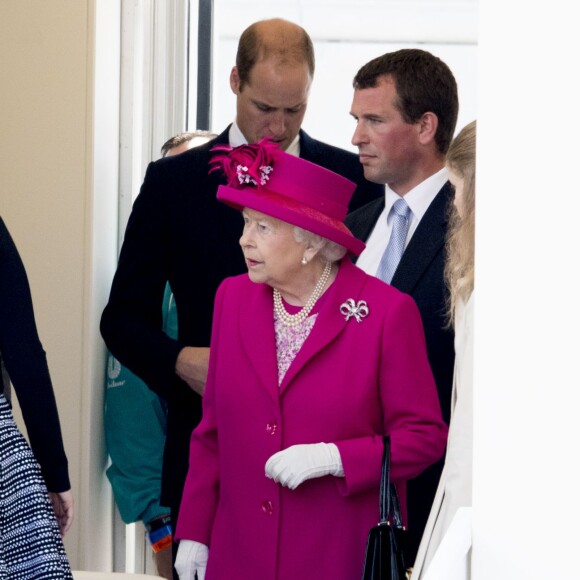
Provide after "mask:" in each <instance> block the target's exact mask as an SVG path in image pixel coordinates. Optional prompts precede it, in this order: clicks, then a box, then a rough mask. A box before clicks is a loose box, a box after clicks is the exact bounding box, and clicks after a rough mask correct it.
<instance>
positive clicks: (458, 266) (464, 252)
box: [445, 121, 476, 326]
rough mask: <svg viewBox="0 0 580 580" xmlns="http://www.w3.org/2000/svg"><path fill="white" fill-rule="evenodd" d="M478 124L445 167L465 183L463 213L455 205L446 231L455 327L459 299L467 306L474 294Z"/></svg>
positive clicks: (454, 147) (466, 131)
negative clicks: (460, 214) (458, 211)
mask: <svg viewBox="0 0 580 580" xmlns="http://www.w3.org/2000/svg"><path fill="white" fill-rule="evenodd" d="M475 136H476V122H475V121H472V122H471V123H469V124H468V125H466V126H465V127H464V128H463V129H462V130H461V131H460V132H459V134H458V135H457V137H455V139H454V140H453V142H452V143H451V146H450V147H449V151H448V152H447V157H446V164H447V167H448V168H449V169H451V170H452V171H454V172H455V173H457V174H458V175H459V177H461V178H462V179H463V184H464V187H463V213H464V215H463V216H462V217H460V216H459V214H458V213H457V210H456V209H455V207H454V206H453V205H452V206H451V208H450V211H451V215H450V223H449V229H448V231H447V242H446V245H447V260H446V262H445V281H446V283H447V286H448V288H449V304H448V316H449V324H450V325H451V326H453V323H454V318H455V309H456V307H457V301H458V299H461V300H462V301H463V302H466V301H467V300H468V298H469V296H470V295H471V293H472V292H473V286H474V279H475V277H474V262H475V259H474V258H475V157H476V156H475V146H476V138H475Z"/></svg>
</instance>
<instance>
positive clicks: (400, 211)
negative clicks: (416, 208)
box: [393, 198, 411, 218]
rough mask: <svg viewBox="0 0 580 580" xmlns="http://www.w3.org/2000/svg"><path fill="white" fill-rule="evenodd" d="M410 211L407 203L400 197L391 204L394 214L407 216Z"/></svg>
mask: <svg viewBox="0 0 580 580" xmlns="http://www.w3.org/2000/svg"><path fill="white" fill-rule="evenodd" d="M410 212H411V208H410V207H409V206H408V205H407V202H406V201H405V200H404V199H403V198H400V199H398V200H397V201H396V202H395V203H394V204H393V213H394V214H395V215H398V216H401V217H404V218H408V217H409V213H410Z"/></svg>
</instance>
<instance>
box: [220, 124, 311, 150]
mask: <svg viewBox="0 0 580 580" xmlns="http://www.w3.org/2000/svg"><path fill="white" fill-rule="evenodd" d="M229 141H230V147H239V146H240V145H247V144H248V140H247V139H246V138H245V137H244V134H243V133H242V131H241V129H240V128H239V127H238V124H237V123H236V122H235V121H234V122H233V123H232V126H231V127H230V132H229ZM286 153H290V155H295V156H296V157H299V156H300V134H298V135H296V137H294V139H293V141H292V143H290V145H289V146H288V148H287V149H286Z"/></svg>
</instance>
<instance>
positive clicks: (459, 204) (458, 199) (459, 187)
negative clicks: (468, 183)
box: [447, 167, 465, 219]
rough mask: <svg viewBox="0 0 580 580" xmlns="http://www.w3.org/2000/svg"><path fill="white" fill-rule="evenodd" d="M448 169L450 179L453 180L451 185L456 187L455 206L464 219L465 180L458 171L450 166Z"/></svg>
mask: <svg viewBox="0 0 580 580" xmlns="http://www.w3.org/2000/svg"><path fill="white" fill-rule="evenodd" d="M447 169H448V173H449V181H450V182H451V185H453V187H454V188H455V199H454V200H453V203H454V205H455V208H456V209H457V213H458V214H459V217H460V218H462V219H463V217H464V216H465V202H464V199H465V198H464V188H465V180H464V179H463V177H461V176H460V175H459V174H458V173H457V171H454V170H453V169H450V168H449V167H448V168H447Z"/></svg>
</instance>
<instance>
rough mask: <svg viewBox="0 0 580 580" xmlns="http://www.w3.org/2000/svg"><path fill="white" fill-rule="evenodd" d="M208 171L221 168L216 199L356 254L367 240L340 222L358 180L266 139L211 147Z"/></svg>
mask: <svg viewBox="0 0 580 580" xmlns="http://www.w3.org/2000/svg"><path fill="white" fill-rule="evenodd" d="M211 151H212V152H213V153H214V155H213V157H212V158H211V160H210V173H211V172H212V171H216V170H221V171H222V172H223V173H224V175H225V177H226V179H227V185H220V186H219V188H218V192H217V198H218V199H219V200H220V201H223V202H224V203H226V204H228V205H230V206H232V207H235V208H236V209H240V210H242V209H243V208H245V207H247V208H250V209H253V210H255V211H259V212H262V213H264V214H267V215H269V216H272V217H275V218H277V219H279V220H282V221H285V222H287V223H289V224H292V225H295V226H298V227H301V228H303V229H305V230H308V231H310V232H312V233H314V234H318V235H319V236H322V237H323V238H326V239H328V240H331V241H333V242H336V243H337V244H340V245H341V246H344V247H345V248H346V249H347V250H348V251H349V252H350V253H351V254H354V255H355V256H358V255H359V254H360V253H361V252H362V251H363V249H364V247H365V244H364V243H363V242H361V241H360V240H359V239H357V238H355V237H354V236H353V235H352V233H351V232H350V230H349V229H348V228H347V227H346V226H345V225H344V219H345V217H346V213H347V211H348V203H349V201H350V198H351V197H352V194H353V193H354V190H355V189H356V184H355V183H353V182H352V181H349V180H348V179H346V178H345V177H342V176H341V175H338V174H336V173H334V172H332V171H330V170H328V169H325V168H324V167H320V166H319V165H315V164H314V163H311V162H309V161H306V160H305V159H301V158H300V157H296V156H294V155H290V154H288V153H285V152H284V151H282V150H281V149H280V148H279V147H278V145H277V144H276V143H274V142H272V141H270V140H269V139H262V140H261V141H260V142H259V143H255V144H253V145H240V146H239V147H234V148H231V147H229V146H227V145H217V146H216V147H213V148H212V150H211Z"/></svg>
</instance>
